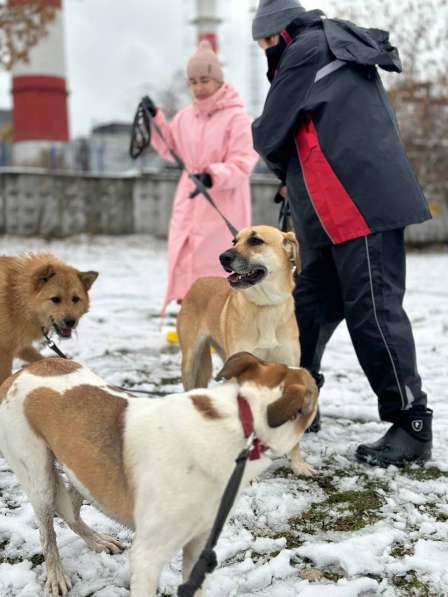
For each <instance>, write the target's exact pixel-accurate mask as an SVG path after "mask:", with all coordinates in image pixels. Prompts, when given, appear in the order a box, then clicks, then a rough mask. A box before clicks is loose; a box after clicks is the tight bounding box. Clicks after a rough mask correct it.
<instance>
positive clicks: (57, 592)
mask: <svg viewBox="0 0 448 597" xmlns="http://www.w3.org/2000/svg"><path fill="white" fill-rule="evenodd" d="M71 588H72V583H71V581H70V579H69V577H68V576H66V575H65V574H64V570H63V569H62V566H60V565H59V564H58V565H56V566H53V567H51V568H48V565H47V582H46V583H45V590H46V592H47V594H48V595H50V597H61V596H62V597H63V596H64V595H67V593H68V592H69V591H70V590H71Z"/></svg>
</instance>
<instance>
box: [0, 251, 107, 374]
mask: <svg viewBox="0 0 448 597" xmlns="http://www.w3.org/2000/svg"><path fill="white" fill-rule="evenodd" d="M97 276H98V273H97V272H80V271H78V270H77V269H75V268H73V267H70V266H69V265H67V264H65V263H63V262H62V261H60V260H59V259H57V258H56V257H54V256H53V255H48V254H29V255H23V256H19V257H0V383H1V382H2V381H3V380H4V379H6V378H7V377H8V375H10V374H11V367H12V363H13V359H14V358H15V357H19V358H21V359H23V360H24V361H27V362H33V361H37V360H39V359H41V358H43V357H42V355H41V354H40V353H39V352H38V351H37V350H36V349H35V348H34V347H33V346H32V343H33V342H34V341H35V340H39V339H41V338H42V335H43V334H42V333H43V331H45V332H46V333H51V332H53V331H55V332H56V333H57V334H58V335H59V336H60V337H63V338H68V337H70V336H71V334H72V331H73V330H74V329H75V328H76V326H77V324H78V321H79V318H80V317H81V316H82V315H84V313H86V312H87V311H88V310H89V294H88V291H89V289H90V287H91V286H92V284H93V282H94V281H95V280H96V278H97Z"/></svg>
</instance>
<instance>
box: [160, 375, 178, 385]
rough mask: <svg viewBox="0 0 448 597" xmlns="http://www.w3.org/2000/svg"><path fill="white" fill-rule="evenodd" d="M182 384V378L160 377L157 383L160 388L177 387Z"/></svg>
mask: <svg viewBox="0 0 448 597" xmlns="http://www.w3.org/2000/svg"><path fill="white" fill-rule="evenodd" d="M180 383H182V377H162V378H161V379H160V381H159V385H161V386H177V385H179V384H180Z"/></svg>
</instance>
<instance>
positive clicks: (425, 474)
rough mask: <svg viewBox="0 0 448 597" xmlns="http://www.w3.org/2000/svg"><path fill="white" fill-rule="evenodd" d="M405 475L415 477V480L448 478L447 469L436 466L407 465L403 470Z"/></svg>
mask: <svg viewBox="0 0 448 597" xmlns="http://www.w3.org/2000/svg"><path fill="white" fill-rule="evenodd" d="M401 472H402V474H403V475H406V476H407V477H410V478H411V479H414V481H435V480H437V479H446V478H448V472H447V471H441V470H440V469H438V468H437V467H436V466H428V467H421V468H415V467H411V466H406V467H404V468H403V469H402V470H401Z"/></svg>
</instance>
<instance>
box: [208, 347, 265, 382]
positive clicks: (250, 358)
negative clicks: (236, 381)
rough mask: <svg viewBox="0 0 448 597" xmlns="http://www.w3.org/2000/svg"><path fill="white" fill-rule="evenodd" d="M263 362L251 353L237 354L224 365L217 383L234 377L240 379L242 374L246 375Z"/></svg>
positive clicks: (217, 377)
mask: <svg viewBox="0 0 448 597" xmlns="http://www.w3.org/2000/svg"><path fill="white" fill-rule="evenodd" d="M260 363H261V361H260V359H258V358H257V357H256V356H254V355H253V354H251V353H250V352H237V353H235V354H234V355H232V356H231V357H229V358H228V359H227V361H226V362H225V363H224V367H223V368H222V369H221V371H220V372H219V373H218V375H217V376H216V378H215V379H216V381H221V380H222V379H232V378H233V377H239V376H240V375H241V374H242V373H245V372H246V371H248V370H249V369H252V368H254V367H258V366H259V365H260Z"/></svg>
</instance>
